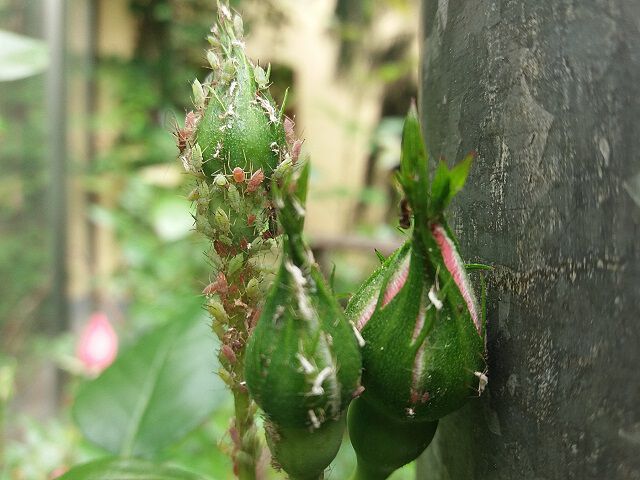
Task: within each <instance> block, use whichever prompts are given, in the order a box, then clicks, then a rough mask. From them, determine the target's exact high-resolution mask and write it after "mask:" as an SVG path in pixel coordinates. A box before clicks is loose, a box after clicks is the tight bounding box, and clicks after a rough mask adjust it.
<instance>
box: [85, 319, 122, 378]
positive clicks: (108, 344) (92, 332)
mask: <svg viewBox="0 0 640 480" xmlns="http://www.w3.org/2000/svg"><path fill="white" fill-rule="evenodd" d="M117 353H118V336H117V335H116V332H115V331H114V329H113V327H112V326H111V323H110V322H109V319H108V318H107V315H106V314H104V313H102V312H97V313H94V314H92V315H91V318H90V319H89V323H87V325H86V326H85V328H84V330H83V331H82V333H81V334H80V340H79V342H78V349H77V355H78V358H79V359H80V361H81V362H82V364H83V365H84V367H85V368H86V369H87V371H88V372H90V373H93V374H98V373H100V372H101V371H102V370H104V369H105V368H107V367H108V366H109V365H111V363H113V361H114V360H115V358H116V355H117Z"/></svg>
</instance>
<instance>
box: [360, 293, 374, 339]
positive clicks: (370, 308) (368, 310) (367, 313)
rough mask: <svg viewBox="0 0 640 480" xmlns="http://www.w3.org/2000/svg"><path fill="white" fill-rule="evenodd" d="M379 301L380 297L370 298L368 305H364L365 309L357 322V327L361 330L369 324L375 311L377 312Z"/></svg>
mask: <svg viewBox="0 0 640 480" xmlns="http://www.w3.org/2000/svg"><path fill="white" fill-rule="evenodd" d="M377 303H378V299H377V298H376V297H374V298H372V299H371V300H369V303H367V306H366V307H364V310H362V313H361V314H360V316H359V317H358V321H357V322H356V328H357V329H358V330H359V331H362V329H363V328H364V326H365V325H366V324H367V322H368V321H369V319H370V318H371V316H372V315H373V312H375V310H376V304H377Z"/></svg>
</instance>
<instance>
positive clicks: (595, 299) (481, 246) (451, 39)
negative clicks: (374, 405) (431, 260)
mask: <svg viewBox="0 0 640 480" xmlns="http://www.w3.org/2000/svg"><path fill="white" fill-rule="evenodd" d="M423 7H424V8H423V13H422V15H423V16H422V22H423V49H422V60H423V70H422V73H423V76H422V98H421V109H422V110H421V114H422V117H423V121H424V128H425V135H426V141H427V146H428V148H429V150H430V153H431V155H432V156H433V157H435V158H438V157H440V156H444V157H446V158H447V160H448V162H449V163H450V164H451V163H453V162H454V161H456V160H459V159H461V158H462V157H463V155H464V154H465V153H467V152H469V151H471V150H475V151H476V152H477V154H478V156H477V160H476V162H475V165H474V167H473V170H472V173H471V177H470V180H469V183H468V185H467V186H466V187H465V189H464V190H463V192H462V194H461V195H460V198H458V199H457V202H456V203H455V205H454V206H453V208H452V211H451V216H452V218H453V219H454V220H455V221H454V223H455V230H456V232H457V233H458V234H459V236H460V241H461V249H462V254H463V256H465V258H466V259H467V260H475V261H481V262H483V263H488V264H490V265H493V266H494V267H495V270H494V271H493V272H492V273H491V274H490V276H489V278H490V280H489V288H490V290H489V298H488V322H489V340H488V348H489V372H488V377H489V386H488V388H487V391H485V393H484V395H483V396H482V397H481V398H480V399H475V400H472V401H470V402H469V404H468V405H467V406H466V407H465V408H463V409H462V410H460V411H458V412H456V413H454V414H452V415H450V416H448V417H446V418H445V419H443V420H442V422H441V424H440V426H439V429H438V433H437V435H436V438H435V440H434V442H433V444H432V445H431V446H430V447H429V449H428V450H427V453H426V454H425V456H424V457H423V458H422V460H421V464H420V467H419V472H418V478H419V479H421V480H422V479H424V480H445V479H446V480H467V479H478V480H480V479H481V480H493V479H504V480H513V479H525V480H526V479H532V480H542V479H580V480H583V479H621V480H622V479H624V480H627V479H640V454H639V453H640V362H639V360H640V358H639V357H640V354H639V352H640V261H639V259H640V154H639V153H638V148H639V147H640V34H639V28H640V2H638V0H608V1H607V0H553V1H546V0H545V1H543V0H518V1H513V0H511V1H510V0H466V1H462V0H450V1H448V0H425V1H424V5H423Z"/></svg>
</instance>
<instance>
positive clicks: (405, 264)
mask: <svg viewBox="0 0 640 480" xmlns="http://www.w3.org/2000/svg"><path fill="white" fill-rule="evenodd" d="M410 258H411V256H410V255H407V256H406V257H405V258H404V260H403V261H402V263H401V264H400V268H399V269H398V271H397V272H396V273H394V274H393V277H391V280H390V281H389V284H388V285H387V289H386V290H385V292H384V297H383V299H382V306H383V307H384V306H386V305H387V304H388V303H389V302H390V301H391V300H393V298H394V297H395V296H396V295H397V294H398V292H399V291H400V290H402V287H404V284H405V283H406V282H407V277H408V276H409V259H410Z"/></svg>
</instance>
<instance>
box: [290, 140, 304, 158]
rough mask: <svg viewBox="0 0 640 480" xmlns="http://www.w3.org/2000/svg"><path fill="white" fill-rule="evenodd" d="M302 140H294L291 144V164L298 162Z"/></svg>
mask: <svg viewBox="0 0 640 480" xmlns="http://www.w3.org/2000/svg"><path fill="white" fill-rule="evenodd" d="M303 143H304V140H296V141H295V142H293V145H292V146H291V163H296V162H297V161H298V157H300V152H301V151H302V144H303Z"/></svg>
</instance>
